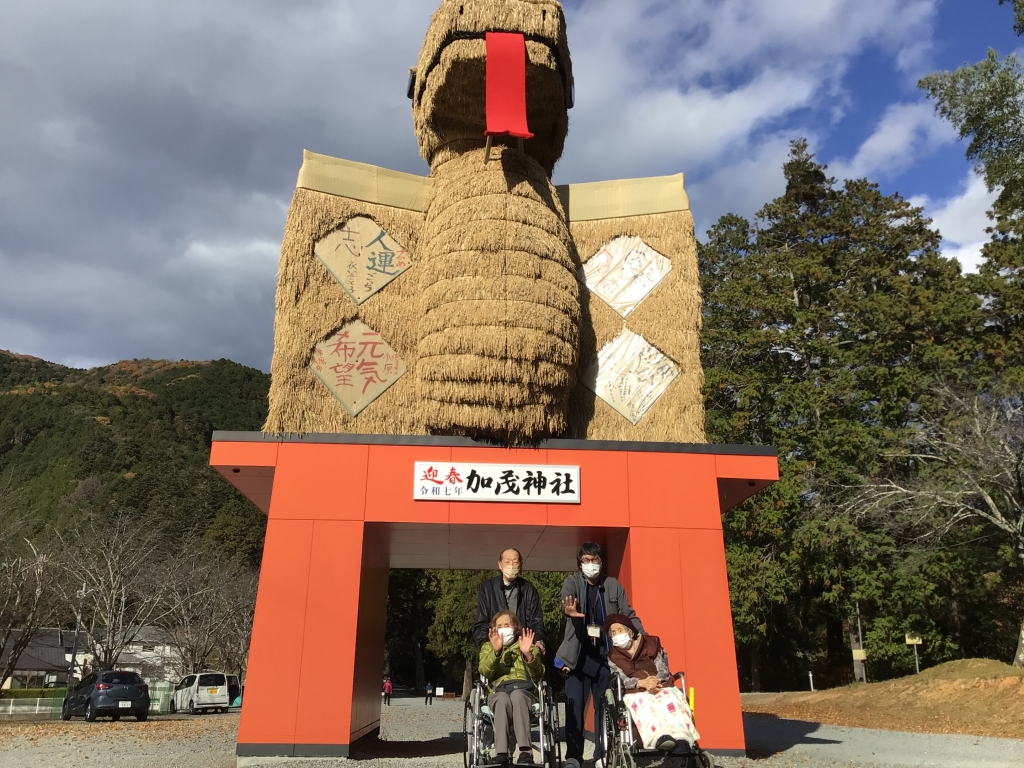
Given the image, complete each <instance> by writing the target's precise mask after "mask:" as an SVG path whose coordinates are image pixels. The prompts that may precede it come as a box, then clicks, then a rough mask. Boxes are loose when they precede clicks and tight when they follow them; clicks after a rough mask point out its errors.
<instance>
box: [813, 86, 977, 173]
mask: <svg viewBox="0 0 1024 768" xmlns="http://www.w3.org/2000/svg"><path fill="white" fill-rule="evenodd" d="M956 138H957V135H956V131H955V130H953V127H952V126H951V125H950V124H949V123H948V122H946V121H945V120H943V119H941V118H940V117H939V116H938V115H936V114H935V108H934V106H933V105H932V104H931V103H929V102H923V101H921V102H916V103H913V104H905V103H901V104H891V105H890V106H889V107H888V108H887V109H886V111H885V114H884V115H882V119H881V120H879V121H878V125H877V126H876V127H875V130H874V132H873V133H872V134H871V135H870V136H869V137H868V138H867V139H866V140H865V141H864V143H863V144H861V145H860V147H859V148H858V149H857V154H856V155H854V156H853V157H852V158H850V159H849V160H843V159H837V160H833V161H832V162H831V163H829V170H830V172H831V173H832V174H833V175H835V176H836V177H837V178H840V179H860V178H864V177H868V178H872V179H878V178H885V177H889V178H891V177H892V176H895V175H897V174H899V173H901V172H902V171H905V170H906V169H907V168H909V167H910V166H911V165H913V164H914V163H915V162H916V161H917V160H919V159H920V158H921V157H922V156H924V155H927V154H929V153H931V152H933V151H935V150H936V149H938V148H939V147H941V146H942V145H944V144H951V143H953V142H954V141H956Z"/></svg>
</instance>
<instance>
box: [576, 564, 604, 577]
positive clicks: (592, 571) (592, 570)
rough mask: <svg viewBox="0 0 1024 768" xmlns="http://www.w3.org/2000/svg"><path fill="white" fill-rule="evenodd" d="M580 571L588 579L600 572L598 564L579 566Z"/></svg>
mask: <svg viewBox="0 0 1024 768" xmlns="http://www.w3.org/2000/svg"><path fill="white" fill-rule="evenodd" d="M580 570H581V571H583V575H584V576H586V577H587V578H588V579H592V578H594V577H595V576H597V574H599V573H600V572H601V564H600V563H584V564H583V565H582V566H580Z"/></svg>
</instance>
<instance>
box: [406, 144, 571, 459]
mask: <svg viewBox="0 0 1024 768" xmlns="http://www.w3.org/2000/svg"><path fill="white" fill-rule="evenodd" d="M492 155H493V156H492V159H491V160H490V162H488V163H484V152H483V150H476V151H473V152H467V153H465V154H463V155H461V156H459V157H458V158H455V159H452V160H450V161H448V162H446V163H443V164H441V165H440V166H439V167H437V168H436V169H435V170H434V173H433V174H432V175H433V177H434V187H433V190H432V194H431V197H430V199H429V200H428V202H427V217H426V224H425V227H424V231H423V236H422V238H421V239H420V247H419V254H418V255H419V260H418V265H417V267H416V271H417V272H418V275H419V285H420V291H421V297H420V302H421V320H420V329H421V336H420V344H419V353H420V356H419V362H418V364H417V369H416V370H417V391H418V394H419V397H420V404H419V407H420V415H421V416H422V418H423V421H424V425H425V426H426V428H427V429H428V430H429V431H431V432H436V433H440V434H462V435H471V436H480V437H486V438H491V439H497V440H500V441H503V442H523V441H532V440H536V439H538V438H541V437H547V436H552V435H558V434H561V433H563V432H564V431H565V427H566V407H567V405H568V399H569V393H570V392H571V391H572V389H573V387H574V386H575V384H576V364H577V351H578V348H579V323H580V286H579V284H578V282H577V280H576V271H577V269H578V268H579V260H578V258H577V257H576V254H575V251H574V249H573V246H572V240H571V238H570V236H569V229H568V227H567V226H566V223H565V213H564V211H563V210H562V205H561V202H560V201H559V199H558V195H557V193H556V192H555V188H554V187H553V186H552V185H551V182H550V181H549V180H548V177H547V174H546V173H545V172H544V169H543V168H541V166H540V165H539V164H538V163H537V162H536V161H535V160H533V159H532V158H530V157H529V156H522V157H520V156H519V154H518V152H517V151H516V150H513V149H509V148H497V149H495V150H492Z"/></svg>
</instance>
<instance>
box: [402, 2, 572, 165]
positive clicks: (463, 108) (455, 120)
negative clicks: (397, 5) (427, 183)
mask: <svg viewBox="0 0 1024 768" xmlns="http://www.w3.org/2000/svg"><path fill="white" fill-rule="evenodd" d="M488 31H507V32H521V33H523V35H525V37H526V55H527V66H526V94H527V102H526V116H527V121H528V122H529V125H530V130H531V132H532V133H533V134H534V138H533V139H530V140H528V141H526V142H525V151H526V153H527V154H528V155H530V156H531V157H533V158H534V159H536V160H537V161H538V162H539V163H540V164H541V166H542V167H543V168H544V169H545V170H546V171H547V174H548V176H550V175H551V171H552V169H553V168H554V166H555V163H556V162H557V161H558V158H559V157H561V156H562V148H563V146H564V144H565V136H566V133H567V132H568V128H569V118H568V114H567V112H566V107H565V105H566V90H567V88H568V87H571V83H572V62H571V60H570V58H569V44H568V41H567V38H566V32H565V14H564V13H563V12H562V7H561V5H560V4H559V3H557V2H553V1H552V0H444V2H442V3H441V6H440V7H439V8H438V9H437V11H435V13H434V16H433V18H432V19H431V22H430V27H429V28H428V29H427V34H426V37H425V39H424V41H423V48H422V51H421V53H420V58H419V62H418V63H417V65H416V82H415V85H414V90H413V93H414V96H413V120H414V123H415V128H416V137H417V139H418V140H419V144H420V154H422V155H423V158H424V159H425V160H426V161H427V162H428V163H430V165H431V167H432V168H434V167H436V166H437V164H438V163H442V162H444V161H445V160H448V159H450V158H452V157H455V156H458V155H459V154H461V153H463V152H466V151H468V150H472V149H478V148H480V147H482V146H483V144H484V127H485V114H484V113H485V99H484V72H485V68H486V44H485V41H484V34H485V33H486V32H488ZM497 141H501V139H498V140H497Z"/></svg>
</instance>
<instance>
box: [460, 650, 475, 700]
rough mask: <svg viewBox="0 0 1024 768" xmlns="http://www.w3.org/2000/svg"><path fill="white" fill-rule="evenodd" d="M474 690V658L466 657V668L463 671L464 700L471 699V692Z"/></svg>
mask: <svg viewBox="0 0 1024 768" xmlns="http://www.w3.org/2000/svg"><path fill="white" fill-rule="evenodd" d="M472 692H473V660H472V659H466V669H465V671H464V672H463V673H462V700H463V701H469V694H470V693H472Z"/></svg>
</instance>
